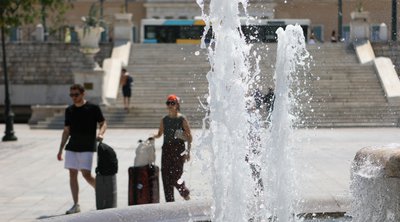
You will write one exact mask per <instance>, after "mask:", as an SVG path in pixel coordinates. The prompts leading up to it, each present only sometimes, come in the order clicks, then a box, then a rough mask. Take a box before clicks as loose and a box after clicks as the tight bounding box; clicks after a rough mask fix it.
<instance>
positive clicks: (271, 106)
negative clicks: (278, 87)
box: [264, 86, 275, 120]
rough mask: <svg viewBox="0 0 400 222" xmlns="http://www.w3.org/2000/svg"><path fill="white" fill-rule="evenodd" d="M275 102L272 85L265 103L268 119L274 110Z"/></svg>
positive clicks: (265, 97)
mask: <svg viewBox="0 0 400 222" xmlns="http://www.w3.org/2000/svg"><path fill="white" fill-rule="evenodd" d="M274 102H275V93H274V88H272V87H271V86H270V87H268V93H267V94H266V95H265V96H264V103H265V106H266V110H267V116H268V120H269V118H270V116H271V113H272V111H273V110H274Z"/></svg>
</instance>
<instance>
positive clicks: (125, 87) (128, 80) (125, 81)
mask: <svg viewBox="0 0 400 222" xmlns="http://www.w3.org/2000/svg"><path fill="white" fill-rule="evenodd" d="M132 84H133V77H132V76H131V75H130V74H129V72H127V71H126V69H125V68H123V69H122V70H121V86H122V96H123V97H124V109H125V110H126V111H127V112H129V103H130V99H131V96H132Z"/></svg>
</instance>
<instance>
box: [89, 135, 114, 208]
mask: <svg viewBox="0 0 400 222" xmlns="http://www.w3.org/2000/svg"><path fill="white" fill-rule="evenodd" d="M117 172H118V159H117V155H116V153H115V151H114V150H113V149H112V148H111V147H110V146H108V145H107V144H105V143H99V145H98V147H97V167H96V188H95V192H96V208H97V209H98V210H102V209H106V208H115V207H117V176H116V174H117Z"/></svg>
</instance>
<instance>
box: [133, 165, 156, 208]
mask: <svg viewBox="0 0 400 222" xmlns="http://www.w3.org/2000/svg"><path fill="white" fill-rule="evenodd" d="M128 173H129V189H128V190H129V194H128V205H138V204H147V203H159V202H160V190H159V179H158V177H159V173H160V169H159V167H158V166H156V165H146V166H141V167H129V169H128Z"/></svg>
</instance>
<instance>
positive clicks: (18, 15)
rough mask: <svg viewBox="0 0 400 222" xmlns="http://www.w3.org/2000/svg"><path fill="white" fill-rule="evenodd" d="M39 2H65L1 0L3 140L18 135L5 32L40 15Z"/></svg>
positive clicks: (55, 1) (52, 3)
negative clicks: (3, 90)
mask: <svg viewBox="0 0 400 222" xmlns="http://www.w3.org/2000/svg"><path fill="white" fill-rule="evenodd" d="M38 4H40V5H41V6H42V8H43V7H44V9H46V7H47V8H49V9H51V8H55V7H59V6H61V5H63V4H64V1H63V0H1V1H0V30H1V48H2V54H3V73H4V86H5V87H4V88H5V102H4V105H5V115H4V116H5V123H6V131H5V135H4V137H3V141H14V140H17V137H16V136H15V135H14V129H13V122H14V114H13V112H12V110H11V101H10V94H9V80H8V73H7V61H6V58H7V56H6V55H7V54H6V45H5V32H6V31H7V29H8V28H9V27H15V26H19V25H22V24H24V23H32V22H33V21H34V19H35V18H36V17H37V16H38V14H39V11H38V8H37V7H35V6H37V5H38Z"/></svg>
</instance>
